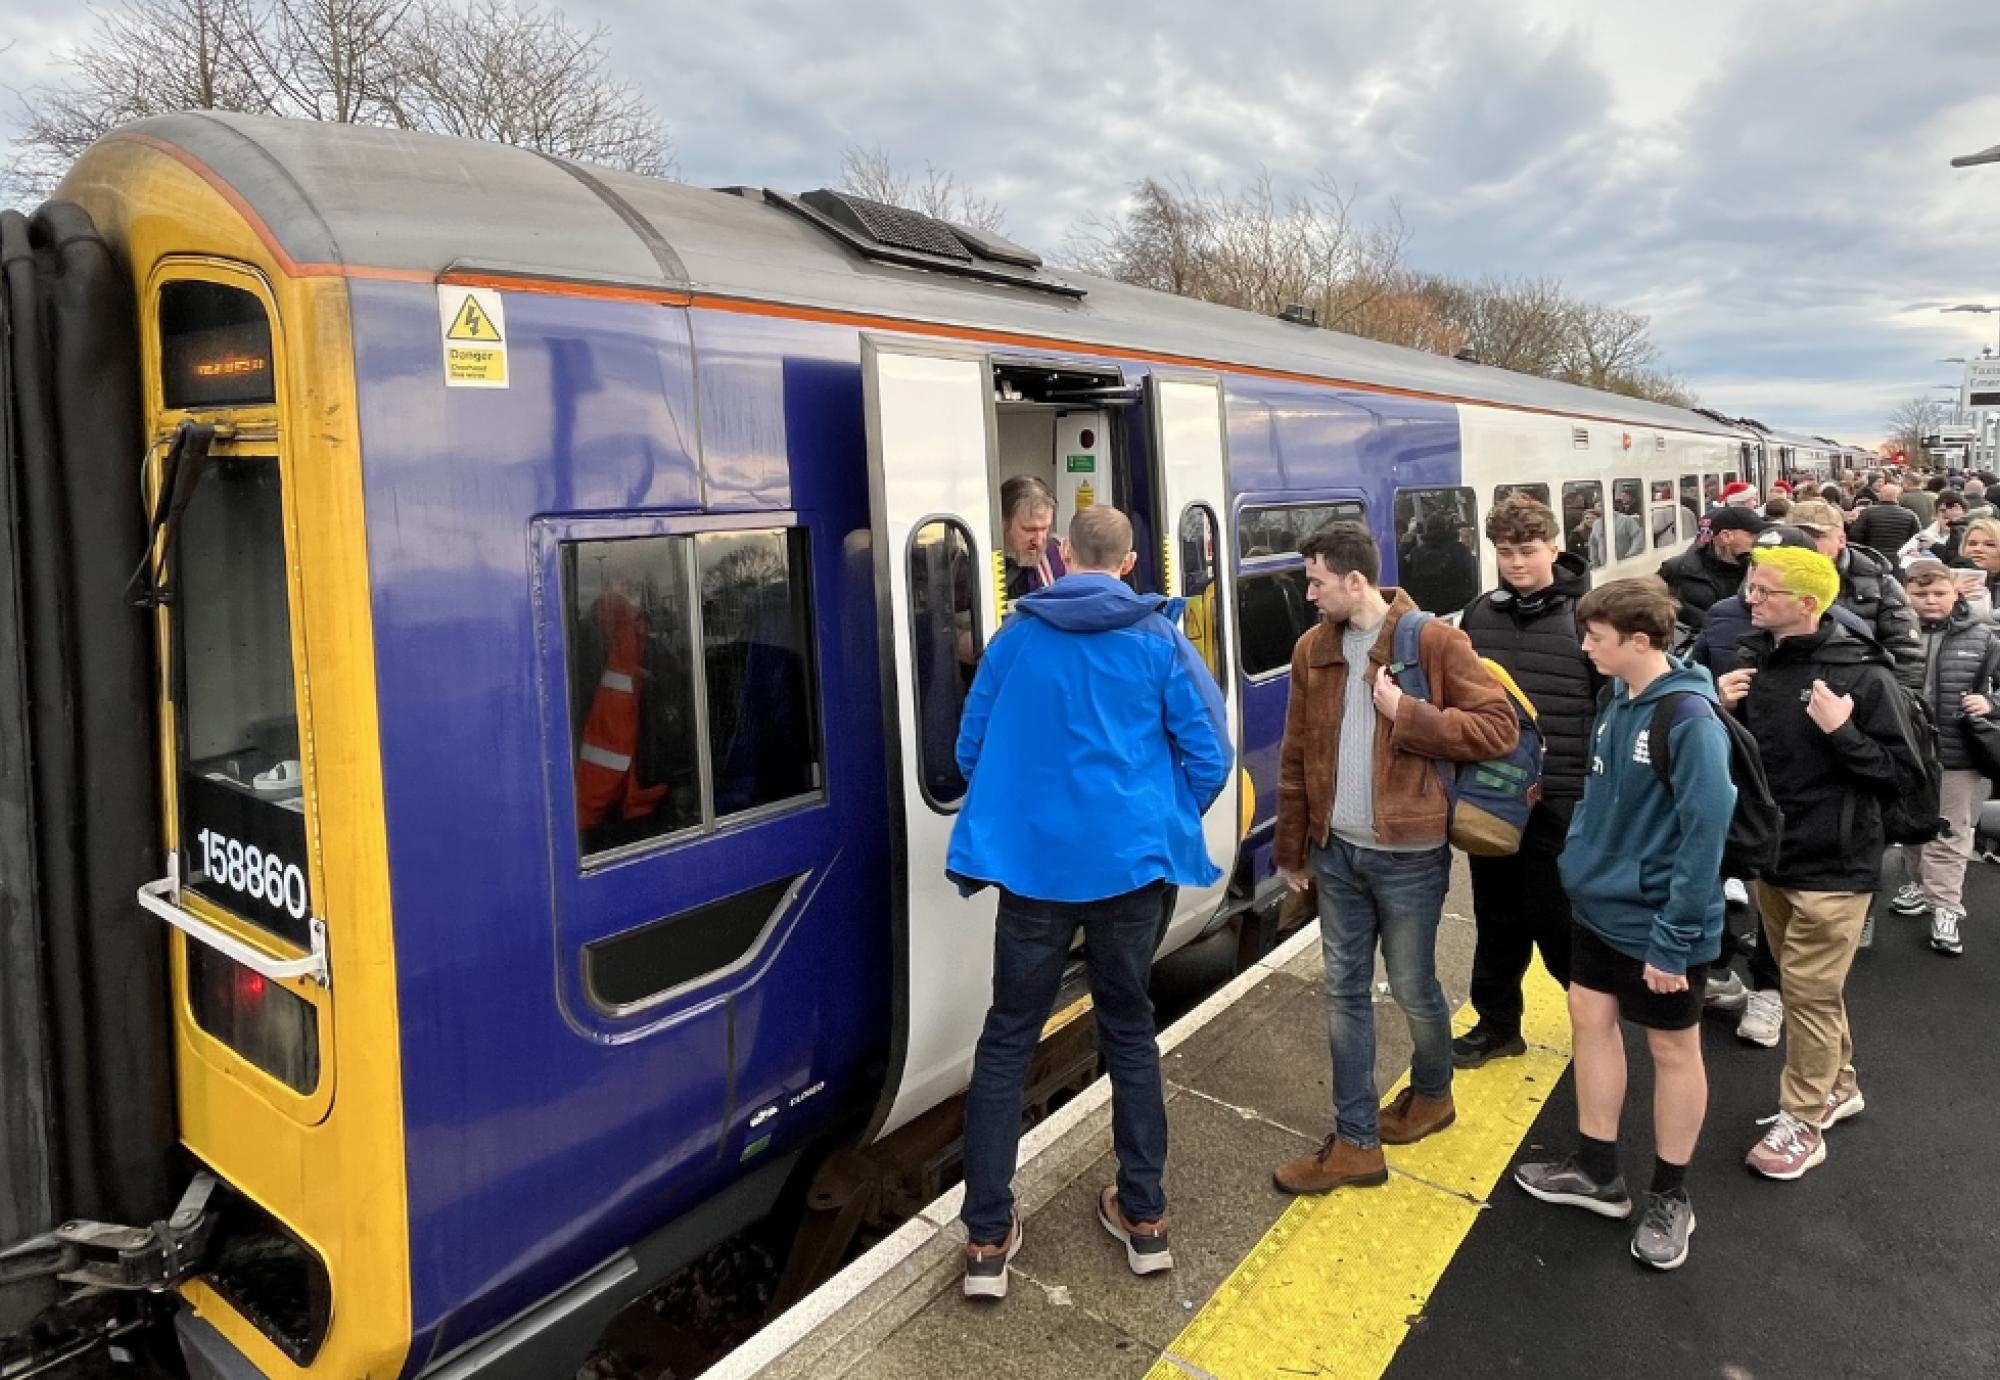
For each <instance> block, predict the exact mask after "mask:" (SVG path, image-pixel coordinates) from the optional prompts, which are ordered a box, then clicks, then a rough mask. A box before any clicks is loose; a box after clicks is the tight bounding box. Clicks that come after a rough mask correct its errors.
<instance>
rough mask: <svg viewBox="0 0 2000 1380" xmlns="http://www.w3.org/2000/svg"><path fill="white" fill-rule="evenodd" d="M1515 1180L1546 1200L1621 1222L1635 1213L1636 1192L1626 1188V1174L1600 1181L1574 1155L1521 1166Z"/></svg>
mask: <svg viewBox="0 0 2000 1380" xmlns="http://www.w3.org/2000/svg"><path fill="white" fill-rule="evenodd" d="M1514 1182H1515V1183H1517V1184H1519V1185H1520V1186H1521V1187H1522V1188H1523V1189H1525V1190H1527V1191H1528V1192H1529V1193H1531V1194H1533V1195H1534V1196H1535V1197H1537V1198H1540V1199H1541V1200H1542V1201H1543V1202H1545V1203H1565V1204H1567V1205H1568V1206H1570V1207H1580V1208H1582V1209H1583V1210H1584V1211H1585V1212H1594V1213H1596V1214H1597V1215H1598V1216H1599V1217H1612V1218H1616V1219H1617V1220H1619V1221H1621V1222H1622V1221H1624V1220H1625V1219H1626V1218H1627V1217H1630V1216H1631V1215H1632V1195H1631V1194H1629V1193H1627V1192H1626V1191H1625V1176H1624V1175H1622V1174H1620V1175H1618V1176H1617V1177H1615V1178H1613V1179H1612V1180H1611V1182H1610V1183H1608V1184H1600V1183H1598V1182H1597V1181H1596V1180H1595V1179H1593V1178H1591V1177H1590V1175H1588V1174H1586V1173H1584V1172H1583V1169H1582V1167H1581V1166H1579V1165H1578V1164H1577V1162H1576V1156H1574V1155H1572V1156H1570V1157H1569V1158H1568V1159H1563V1160H1554V1161H1549V1160H1542V1161H1536V1162H1531V1163H1528V1164H1524V1165H1521V1166H1520V1167H1519V1168H1517V1169H1516V1170H1515V1171H1514Z"/></svg>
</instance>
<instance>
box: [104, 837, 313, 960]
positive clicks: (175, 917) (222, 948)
mask: <svg viewBox="0 0 2000 1380" xmlns="http://www.w3.org/2000/svg"><path fill="white" fill-rule="evenodd" d="M180 892H181V878H180V859H179V858H175V859H173V860H172V870H171V871H169V872H168V873H167V875H166V876H164V877H162V878H160V880H158V881H157V882H148V883H146V884H145V885H144V886H142V887H140V888H139V904H140V905H141V906H143V907H144V908H145V909H147V910H149V911H151V912H152V913H153V914H155V915H157V916H159V917H160V919H162V920H164V921H166V922H167V923H168V924H169V925H172V926H173V927H174V928H175V929H177V930H179V931H180V932H181V933H182V934H185V935H187V936H188V937H189V938H191V939H198V940H200V941H201V942H202V943H204V944H206V945H208V947H209V948H211V949H214V950H215V951H216V952H217V953H219V954H222V955H223V956H225V957H227V958H230V959H233V960H234V961H235V962H237V963H240V964H242V965H243V966H244V967H245V968H248V969H249V970H250V971H251V972H253V973H258V974H260V975H262V976H264V977H266V978H270V979H271V980H273V981H275V982H289V981H291V980H292V979H294V978H311V979H312V980H313V981H314V982H316V983H318V984H319V985H320V986H321V987H327V988H330V987H332V986H333V972H332V969H331V968H330V967H329V966H328V963H327V957H326V921H324V920H322V919H320V918H319V917H318V916H317V915H315V916H313V917H312V921H311V930H310V933H311V948H310V950H309V951H308V952H307V953H306V955H305V956H304V957H303V958H274V957H273V956H271V955H270V954H267V953H265V952H264V951H263V950H262V949H259V948H257V947H256V946H255V945H253V944H248V943H245V942H244V941H243V940H241V939H239V938H237V937H236V936H235V935H233V934H231V933H230V932H229V931H228V930H225V929H223V928H222V927H221V926H220V925H217V924H215V923H214V922H213V921H210V920H204V919H203V918H202V917H201V916H199V915H196V914H195V913H194V912H193V911H190V910H187V909H185V908H184V907H182V905H181V904H180Z"/></svg>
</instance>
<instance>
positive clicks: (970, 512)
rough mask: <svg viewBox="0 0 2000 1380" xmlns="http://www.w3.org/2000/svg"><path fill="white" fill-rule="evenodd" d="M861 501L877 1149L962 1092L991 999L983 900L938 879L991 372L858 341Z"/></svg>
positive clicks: (992, 570) (967, 655)
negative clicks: (874, 893) (881, 931)
mask: <svg viewBox="0 0 2000 1380" xmlns="http://www.w3.org/2000/svg"><path fill="white" fill-rule="evenodd" d="M861 367H862V378H863V392H864V396H865V399H866V404H867V411H868V488H869V502H870V511H871V517H872V525H873V532H874V553H875V589H876V599H877V606H878V609H879V615H878V620H879V627H880V636H881V658H882V704H883V717H884V720H885V722H884V724H883V728H884V731H885V732H884V736H885V739H886V741H887V742H888V744H889V758H890V760H889V773H888V781H889V811H890V838H891V849H892V860H891V868H892V873H893V875H892V903H891V919H890V924H891V927H892V934H893V949H894V955H895V972H894V977H893V991H892V999H893V1001H894V1003H895V1011H894V1020H893V1022H892V1032H891V1036H890V1048H889V1071H888V1078H887V1086H886V1087H885V1089H884V1095H883V1100H882V1104H881V1106H880V1107H878V1109H877V1111H876V1114H875V1123H876V1124H875V1125H874V1127H873V1128H872V1129H873V1132H874V1134H875V1135H876V1136H882V1135H887V1134H888V1133H889V1132H891V1131H894V1130H895V1129H896V1128H897V1127H899V1126H901V1125H903V1124H904V1123H905V1122H907V1121H909V1120H910V1119H911V1118H912V1117H914V1116H916V1115H918V1114H919V1113H921V1112H923V1111H926V1110H928V1109H929V1108H930V1107H933V1106H935V1105H936V1104H937V1103H939V1102H941V1101H942V1100H944V1099H945V1098H946V1097H949V1096H951V1095H952V1094H954V1093H956V1092H957V1091H958V1090H959V1089H960V1088H962V1087H964V1086H965V1083H966V1080H967V1078H968V1077H969V1076H970V1073H971V1068H972V1049H973V1045H974V1044H975V1043H976V1042H977V1040H978V1037H979V1027H980V1024H981V1022H982V1021H983V1020H984V1018H985V1014H986V1007H987V1005H988V1002H989V1000H990V998H991V995H992V973H993V924H994V916H995V913H996V910H997V903H998V897H997V894H996V893H995V892H994V891H993V890H992V889H991V888H988V889H986V890H983V891H980V892H978V893H977V894H975V895H973V896H971V897H963V896H960V895H959V893H958V888H957V887H956V886H955V885H953V883H951V882H950V881H949V880H947V879H946V877H945V875H944V864H945V852H946V849H947V848H948V847H949V846H950V843H951V827H952V823H953V821H955V820H956V819H957V817H958V807H959V803H960V801H961V800H962V799H963V798H964V795H965V779H964V778H963V777H962V776H961V775H960V774H959V771H958V767H957V764H956V761H955V757H954V751H955V748H956V745H957V741H958V720H959V711H960V709H961V708H962V707H963V705H964V703H965V696H966V692H967V691H968V690H969V689H970V688H971V685H972V676H973V672H974V671H975V670H976V669H977V667H978V664H979V654H980V652H981V650H982V649H983V648H984V647H985V645H986V643H987V641H988V640H989V639H990V638H991V637H992V635H993V632H994V630H995V628H996V626H997V621H998V616H999V614H998V603H999V600H998V594H999V588H998V586H999V581H998V574H997V572H998V566H997V561H996V557H995V555H994V551H993V533H994V531H995V526H994V516H995V515H994V506H995V504H994V498H993V495H994V494H995V493H996V492H997V491H998V483H997V481H996V479H995V478H994V474H993V468H994V454H995V450H996V448H997V432H998V426H997V422H996V420H995V416H994V410H993V372H992V365H991V364H990V362H989V361H988V360H987V358H986V356H985V355H984V354H982V353H979V352H976V351H970V350H964V351H961V350H955V349H953V348H951V347H949V346H942V345H938V344H935V343H932V342H918V341H904V340H898V339H895V338H892V337H877V336H866V337H864V338H863V340H862V344H861Z"/></svg>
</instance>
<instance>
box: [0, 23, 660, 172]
mask: <svg viewBox="0 0 2000 1380" xmlns="http://www.w3.org/2000/svg"><path fill="white" fill-rule="evenodd" d="M64 63H65V65H66V66H67V67H68V69H69V73H68V77H67V79H66V80H64V81H62V82H59V83H57V84H54V85H45V86H41V87H38V88H36V89H34V90H32V91H29V92H27V93H26V94H25V95H24V96H23V97H22V105H23V107H24V110H23V116H24V118H23V120H22V126H23V132H22V134H21V136H20V137H19V138H18V139H17V140H16V141H15V146H14V149H13V157H12V159H11V167H10V168H9V169H8V171H7V175H6V180H7V187H8V190H10V191H12V192H13V193H14V194H15V195H17V196H19V197H21V198H22V199H24V200H34V199H39V198H40V197H41V196H44V195H46V194H47V193H48V191H49V190H50V189H51V188H52V187H53V186H54V185H55V183H56V182H57V181H58V180H60V178H61V177H62V175H63V173H64V172H65V171H67V169H68V168H69V166H70V164H72V163H73V162H75V161H76V158H77V156H78V155H79V154H81V153H82V152H83V150H84V149H85V148H87V147H89V145H90V144H91V143H92V142H93V141H94V140H96V139H98V138H99V137H101V136H102V135H103V134H105V133H106V132H107V131H109V130H111V129H114V128H116V127H117V126H119V125H121V124H126V123H128V122H130V121H132V120H137V119H143V118H145V117H147V116H150V115H161V114H167V113H170V112H172V111H177V110H230V111H239V112H245V113H249V114H269V115H286V116H292V117H295V118H299V119H308V120H328V121H337V122H341V123H350V124H373V125H393V126H398V127H401V128H405V129H422V130H433V131H439V132H443V133H450V134H460V135H464V136H467V137H470V138H476V139H490V140H495V141H498V142H503V143H512V144H522V145H526V146H529V147H532V148H537V149H542V150H544V151H546V152H550V153H555V154H559V155H561V156H564V157H570V158H578V159H582V160H585V161H588V162H595V163H603V164H607V165H609V166H613V167H620V168H626V169H629V170H632V171H635V172H640V173H646V174H651V175H665V174H668V173H670V171H671V168H672V155H671V145H670V144H669V142H668V139H667V133H666V129H665V127H664V126H663V125H662V124H661V122H660V119H659V115H658V113H657V111H655V110H654V108H653V107H652V105H651V104H650V103H648V102H647V101H646V100H645V99H644V97H642V96H641V95H640V94H639V93H638V91H637V90H636V88H634V87H633V86H632V85H631V83H629V82H627V81H624V80H622V79H620V78H618V77H616V76H615V75H613V74H612V73H611V72H610V71H609V70H608V61H607V53H606V31H605V30H604V29H602V28H598V29H592V30H588V31H584V30H578V29H575V28H572V27H571V26H570V25H569V23H568V21H566V20H565V19H564V18H563V15H562V13H561V11H559V10H543V9H540V8H539V7H537V6H536V5H535V4H533V3H529V4H528V5H527V7H526V8H522V9H516V8H514V7H513V6H512V5H511V4H509V3H508V0H478V2H477V3H475V4H474V5H473V6H472V8H471V9H470V10H461V9H459V8H458V7H457V6H456V5H455V4H454V3H453V0H116V4H115V5H114V7H113V8H111V9H109V10H107V11H106V12H104V13H103V14H102V15H101V16H100V17H99V19H98V21H97V25H96V27H95V29H94V30H93V32H92V34H91V36H90V37H89V38H87V39H86V40H84V41H83V42H82V43H81V44H79V45H77V46H76V47H74V48H73V49H71V50H70V51H69V52H67V53H66V54H65V55H64Z"/></svg>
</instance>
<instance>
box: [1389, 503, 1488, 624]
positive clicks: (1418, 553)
mask: <svg viewBox="0 0 2000 1380" xmlns="http://www.w3.org/2000/svg"><path fill="white" fill-rule="evenodd" d="M1396 568H1397V571H1398V577H1397V578H1398V579H1399V580H1400V582H1401V584H1402V587H1403V592H1404V593H1406V594H1408V595H1409V596H1410V598H1412V599H1413V600H1415V601H1416V604H1417V607H1418V608H1420V609H1424V610H1427V611H1428V612H1431V613H1458V612H1461V611H1462V610H1463V609H1464V608H1465V606H1466V605H1467V604H1470V603H1471V602H1472V601H1473V600H1474V599H1477V598H1478V597H1479V500H1478V499H1477V498H1475V497H1474V496H1473V492H1472V490H1471V489H1469V488H1463V487H1454V488H1436V489H1398V490H1396Z"/></svg>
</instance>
